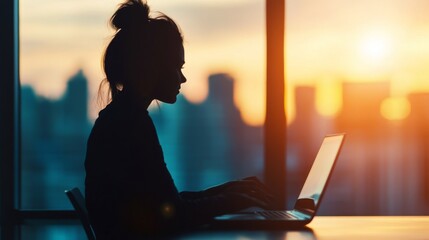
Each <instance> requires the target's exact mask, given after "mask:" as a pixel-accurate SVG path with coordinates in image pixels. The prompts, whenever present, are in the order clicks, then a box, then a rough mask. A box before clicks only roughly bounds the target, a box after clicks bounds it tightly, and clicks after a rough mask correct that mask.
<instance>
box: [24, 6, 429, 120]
mask: <svg viewBox="0 0 429 240" xmlns="http://www.w3.org/2000/svg"><path fill="white" fill-rule="evenodd" d="M120 2H121V1H116V0H115V1H113V0H112V1H103V2H101V0H95V1H90V2H88V1H84V0H76V1H71V2H70V1H60V2H58V1H52V0H44V1H38V2H34V1H28V0H23V1H20V2H19V4H20V68H21V70H20V76H21V82H22V83H23V84H31V85H32V86H33V87H34V88H35V89H36V91H37V92H38V93H39V94H41V95H43V96H45V97H50V98H55V97H59V96H60V95H61V94H62V92H63V91H64V89H65V86H66V85H65V81H64V79H66V78H67V77H68V76H69V75H70V74H72V72H73V71H74V70H75V69H77V68H80V67H83V66H85V67H84V71H85V72H86V73H87V75H88V78H89V81H90V86H89V91H90V93H91V94H90V95H91V96H95V94H96V91H97V89H98V83H99V82H100V80H101V79H103V77H104V76H103V73H102V71H101V67H100V58H101V56H102V53H103V50H104V48H105V46H106V44H107V43H108V41H109V39H110V36H112V34H113V32H112V31H111V30H109V28H108V19H109V18H110V16H111V14H112V13H113V11H114V9H115V8H116V7H117V4H119V3H120ZM149 4H150V5H151V6H152V9H153V10H155V11H157V10H159V11H162V12H165V13H166V14H168V15H170V16H171V17H172V18H173V19H175V20H176V21H177V22H178V24H179V26H181V28H182V30H183V33H184V36H185V42H184V45H185V52H186V65H185V69H184V72H185V75H186V76H187V77H188V83H187V84H186V85H184V87H183V89H182V90H183V93H184V95H185V97H186V98H187V99H188V100H189V101H191V102H193V103H200V102H202V101H204V99H205V98H206V96H207V94H208V85H207V82H206V78H207V76H209V75H210V73H216V72H228V73H229V74H231V75H232V76H234V79H236V85H237V88H236V90H235V91H236V94H235V99H234V102H235V103H236V104H237V106H238V107H239V108H240V109H241V110H242V116H243V118H244V119H245V121H246V122H247V123H249V124H252V125H261V124H262V122H263V120H264V112H265V110H264V109H265V64H266V62H265V25H264V24H265V19H264V14H265V12H264V1H262V0H246V1H244V0H236V1H213V0H207V1H195V0H187V1H180V2H174V1H168V0H157V1H150V0H149ZM428 5H429V3H428V2H427V1H424V0H411V1H401V0H380V1H377V2H376V3H375V2H373V1H370V0H362V1H342V0H328V1H323V2H317V3H315V2H314V1H310V0H289V1H287V3H286V7H287V9H286V13H287V16H286V18H287V19H286V54H285V57H286V65H285V67H286V78H287V79H288V81H287V83H288V86H291V87H292V88H293V87H294V86H297V85H303V84H311V85H321V84H322V85H323V84H328V85H329V86H335V85H337V84H338V82H339V81H342V80H343V79H347V80H348V81H353V82H367V81H381V80H389V81H391V84H392V90H391V92H392V96H393V97H394V98H402V99H403V97H404V96H405V95H406V94H408V93H409V92H414V91H417V90H422V91H428V90H429V81H428V79H429V70H428V68H427V65H429V54H427V53H428V52H429V46H428V45H427V44H426V43H427V42H428V41H429V16H428V15H427V14H426V11H425V10H426V9H427V8H428V7H429V6H428ZM324 88H325V89H332V87H324ZM292 95H293V91H291V88H289V89H288V96H289V97H290V99H289V102H291V101H292V99H293V96H292ZM318 95H320V94H318ZM322 95H323V94H322ZM331 95H338V92H332V90H331V92H330V93H329V92H327V93H326V95H323V96H318V109H322V112H323V113H324V114H325V115H326V114H327V115H329V114H331V115H332V114H335V113H337V112H338V106H339V103H338V101H337V102H335V101H333V100H332V98H330V97H326V96H331ZM394 101H396V100H394ZM397 102H399V103H401V102H402V103H403V102H404V101H403V100H398V101H397ZM289 109H292V107H289ZM291 114H293V113H290V115H291Z"/></svg>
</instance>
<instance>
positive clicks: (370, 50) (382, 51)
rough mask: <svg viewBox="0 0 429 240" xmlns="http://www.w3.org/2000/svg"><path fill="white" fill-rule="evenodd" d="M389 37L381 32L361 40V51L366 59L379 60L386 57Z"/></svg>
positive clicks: (388, 48) (388, 49)
mask: <svg viewBox="0 0 429 240" xmlns="http://www.w3.org/2000/svg"><path fill="white" fill-rule="evenodd" d="M390 45H391V44H390V39H389V38H388V37H387V36H384V35H381V34H373V35H370V36H367V37H366V38H364V39H363V40H362V42H361V48H360V50H361V53H362V55H363V57H364V58H365V59H367V60H371V61H375V62H379V61H382V60H383V59H385V58H386V56H387V55H388V54H389V51H390Z"/></svg>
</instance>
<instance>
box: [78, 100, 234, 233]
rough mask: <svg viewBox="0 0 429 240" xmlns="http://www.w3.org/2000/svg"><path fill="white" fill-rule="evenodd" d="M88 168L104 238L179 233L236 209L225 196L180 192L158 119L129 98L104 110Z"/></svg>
mask: <svg viewBox="0 0 429 240" xmlns="http://www.w3.org/2000/svg"><path fill="white" fill-rule="evenodd" d="M85 169H86V179H85V194H86V204H87V208H88V213H89V216H90V221H91V224H92V225H93V227H94V230H95V232H96V234H99V235H111V234H113V232H115V231H118V229H121V230H124V229H125V230H126V231H128V230H131V231H143V232H156V231H159V230H161V229H162V231H164V230H166V229H177V228H181V227H185V226H192V225H195V224H201V223H204V222H206V221H207V220H208V219H210V218H211V217H213V216H215V215H219V214H223V213H225V212H228V211H231V210H233V209H228V208H229V207H227V204H226V201H227V200H226V198H225V197H224V196H222V195H215V196H205V194H204V193H203V192H182V193H179V192H178V190H177V188H176V186H175V184H174V181H173V179H172V177H171V175H170V173H169V171H168V169H167V167H166V164H165V162H164V157H163V152H162V148H161V146H160V144H159V140H158V136H157V133H156V129H155V126H154V124H153V122H152V119H151V118H150V116H149V114H148V112H147V110H146V109H144V110H140V109H139V107H138V106H137V105H136V104H135V103H133V101H131V100H130V99H128V98H127V97H126V96H122V95H120V96H118V97H117V98H116V99H115V100H114V101H112V102H111V103H110V104H109V105H108V106H107V107H106V108H105V109H103V110H102V111H100V113H99V116H98V119H97V120H96V122H95V124H94V127H93V129H92V131H91V134H90V137H89V139H88V145H87V155H86V160H85Z"/></svg>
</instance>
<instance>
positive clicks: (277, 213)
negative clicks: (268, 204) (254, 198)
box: [255, 211, 298, 220]
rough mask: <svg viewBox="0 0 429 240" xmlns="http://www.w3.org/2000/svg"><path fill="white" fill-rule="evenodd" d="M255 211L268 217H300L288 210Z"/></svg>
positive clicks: (294, 218)
mask: <svg viewBox="0 0 429 240" xmlns="http://www.w3.org/2000/svg"><path fill="white" fill-rule="evenodd" d="M255 213H256V214H258V215H260V216H263V217H265V218H266V219H292V220H296V219H298V218H297V217H296V216H294V215H292V214H291V213H290V212H288V211H256V212H255Z"/></svg>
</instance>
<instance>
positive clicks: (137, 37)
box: [103, 0, 186, 103]
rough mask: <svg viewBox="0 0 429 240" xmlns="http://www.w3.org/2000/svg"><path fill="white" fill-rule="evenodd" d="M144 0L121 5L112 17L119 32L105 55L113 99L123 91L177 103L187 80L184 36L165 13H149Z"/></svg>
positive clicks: (105, 67)
mask: <svg viewBox="0 0 429 240" xmlns="http://www.w3.org/2000/svg"><path fill="white" fill-rule="evenodd" d="M149 13H150V11H149V7H148V6H147V5H146V3H143V2H142V1H141V0H129V1H127V2H125V3H123V4H121V5H120V7H119V8H118V10H117V11H116V12H115V13H114V14H113V16H112V18H111V25H112V27H113V28H114V29H115V30H116V34H115V36H114V37H113V39H112V40H111V42H110V43H109V45H108V47H107V49H106V52H105V55H104V62H103V64H104V72H105V74H106V79H107V81H108V82H109V86H110V91H111V96H112V99H115V97H116V96H117V94H118V93H119V92H120V91H124V92H127V94H131V95H133V96H134V97H136V98H137V99H141V98H144V99H147V100H153V99H158V100H161V101H163V102H167V103H174V102H175V101H176V95H177V94H178V90H179V89H180V84H181V83H184V82H185V81H186V79H185V77H184V76H183V74H182V72H181V69H182V66H183V64H184V50H183V38H182V35H181V33H180V30H179V28H178V27H177V25H176V24H175V23H174V21H173V20H172V19H171V18H169V17H168V16H166V15H164V14H159V16H157V17H153V18H152V17H150V16H149Z"/></svg>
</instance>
